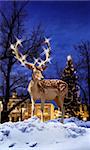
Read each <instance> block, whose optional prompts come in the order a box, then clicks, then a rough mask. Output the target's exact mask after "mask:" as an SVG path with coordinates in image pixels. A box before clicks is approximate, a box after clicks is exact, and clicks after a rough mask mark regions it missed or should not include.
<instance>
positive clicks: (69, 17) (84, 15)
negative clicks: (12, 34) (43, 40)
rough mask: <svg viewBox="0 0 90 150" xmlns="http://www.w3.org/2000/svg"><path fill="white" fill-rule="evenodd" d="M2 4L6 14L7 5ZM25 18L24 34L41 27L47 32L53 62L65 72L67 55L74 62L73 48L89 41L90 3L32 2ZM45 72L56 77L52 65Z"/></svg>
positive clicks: (76, 57) (75, 58) (76, 56)
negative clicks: (34, 27)
mask: <svg viewBox="0 0 90 150" xmlns="http://www.w3.org/2000/svg"><path fill="white" fill-rule="evenodd" d="M0 3H1V2H0ZM4 3H5V4H7V5H6V7H7V8H8V11H9V6H8V2H4ZM19 3H22V2H20V1H19ZM27 14H28V18H27V19H26V20H25V25H26V29H27V32H28V33H30V31H31V29H32V27H33V26H37V24H39V23H41V24H42V27H43V28H44V29H45V31H46V33H45V35H46V36H49V37H50V38H51V47H52V58H53V59H52V62H55V61H57V62H58V66H59V67H60V68H61V67H62V68H64V66H65V65H66V57H67V55H69V54H71V55H72V57H73V59H74V61H75V62H76V61H77V60H78V57H79V55H78V53H77V52H75V50H74V49H73V45H74V44H77V43H78V42H80V41H81V40H89V39H90V2H89V1H86V2H85V1H82V2H80V1H76V2H75V1H74V2H73V1H72V2H70V1H69V2H65V1H63V2H60V1H56V2H55V1H43V2H42V1H31V2H29V4H28V6H27ZM52 71H54V73H53V74H52ZM46 72H47V74H50V76H52V77H55V69H54V66H53V65H52V64H50V66H49V68H48V69H47V71H46Z"/></svg>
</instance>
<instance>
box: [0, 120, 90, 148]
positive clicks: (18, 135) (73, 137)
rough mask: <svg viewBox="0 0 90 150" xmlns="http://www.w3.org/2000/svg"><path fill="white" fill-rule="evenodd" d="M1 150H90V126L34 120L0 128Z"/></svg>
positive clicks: (9, 123) (75, 121)
mask: <svg viewBox="0 0 90 150" xmlns="http://www.w3.org/2000/svg"><path fill="white" fill-rule="evenodd" d="M0 150H90V122H86V123H85V122H83V121H79V120H78V119H76V118H70V119H65V122H64V124H61V123H60V122H59V119H57V120H52V121H48V122H44V123H42V122H41V121H40V120H39V119H38V118H37V117H33V118H30V119H28V120H25V121H23V122H16V123H12V122H7V123H4V124H0Z"/></svg>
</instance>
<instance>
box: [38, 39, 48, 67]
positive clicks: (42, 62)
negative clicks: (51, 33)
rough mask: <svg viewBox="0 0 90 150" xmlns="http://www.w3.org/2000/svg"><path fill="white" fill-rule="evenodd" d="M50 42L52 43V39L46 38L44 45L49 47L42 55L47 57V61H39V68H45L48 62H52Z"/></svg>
mask: <svg viewBox="0 0 90 150" xmlns="http://www.w3.org/2000/svg"><path fill="white" fill-rule="evenodd" d="M49 41H50V39H47V38H45V41H44V43H45V44H46V45H47V48H45V47H43V50H44V52H43V53H42V54H45V55H46V59H45V60H42V59H41V58H39V59H38V62H37V63H38V64H39V67H41V66H44V65H45V64H46V63H47V62H50V60H51V59H50V50H51V48H50V42H49Z"/></svg>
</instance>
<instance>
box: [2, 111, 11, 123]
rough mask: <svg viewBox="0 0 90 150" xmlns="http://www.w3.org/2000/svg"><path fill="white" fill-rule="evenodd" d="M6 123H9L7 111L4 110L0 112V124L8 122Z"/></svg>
mask: <svg viewBox="0 0 90 150" xmlns="http://www.w3.org/2000/svg"><path fill="white" fill-rule="evenodd" d="M8 121H9V117H8V113H7V111H5V110H4V111H2V112H1V123H4V122H8Z"/></svg>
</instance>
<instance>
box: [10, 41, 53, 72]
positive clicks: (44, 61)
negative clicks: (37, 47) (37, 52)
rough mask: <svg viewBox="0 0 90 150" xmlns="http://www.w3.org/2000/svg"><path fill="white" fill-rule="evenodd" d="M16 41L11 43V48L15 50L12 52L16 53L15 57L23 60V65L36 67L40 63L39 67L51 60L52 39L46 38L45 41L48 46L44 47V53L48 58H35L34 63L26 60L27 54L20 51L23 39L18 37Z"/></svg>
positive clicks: (20, 60)
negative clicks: (19, 47)
mask: <svg viewBox="0 0 90 150" xmlns="http://www.w3.org/2000/svg"><path fill="white" fill-rule="evenodd" d="M16 40H17V41H16V43H15V44H11V46H10V48H11V49H12V50H13V51H12V53H13V54H14V56H15V58H16V59H17V60H19V62H21V64H22V65H23V66H27V67H28V68H31V69H34V68H35V65H36V64H38V66H37V67H38V69H39V68H41V67H42V66H44V65H45V64H46V63H47V62H50V49H51V48H50V42H49V41H50V39H47V38H45V41H44V43H45V44H46V45H47V48H44V47H43V50H44V52H43V53H42V54H45V55H46V59H45V60H42V59H41V58H37V59H36V58H34V63H29V62H27V60H26V57H27V55H23V54H22V53H20V52H19V51H18V46H22V44H21V42H22V41H21V40H20V39H18V38H16Z"/></svg>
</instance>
